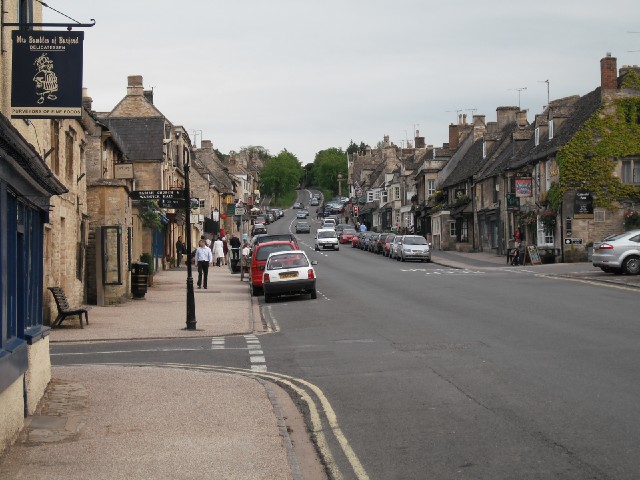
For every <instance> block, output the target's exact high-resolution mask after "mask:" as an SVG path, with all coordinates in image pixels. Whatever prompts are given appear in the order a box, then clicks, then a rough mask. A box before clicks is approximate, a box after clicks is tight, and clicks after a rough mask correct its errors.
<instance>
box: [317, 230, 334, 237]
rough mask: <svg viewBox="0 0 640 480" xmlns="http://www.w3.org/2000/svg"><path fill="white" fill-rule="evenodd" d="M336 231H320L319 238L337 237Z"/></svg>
mask: <svg viewBox="0 0 640 480" xmlns="http://www.w3.org/2000/svg"><path fill="white" fill-rule="evenodd" d="M335 237H336V232H334V231H331V232H318V238H335Z"/></svg>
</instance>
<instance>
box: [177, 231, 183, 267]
mask: <svg viewBox="0 0 640 480" xmlns="http://www.w3.org/2000/svg"><path fill="white" fill-rule="evenodd" d="M184 252H185V248H184V243H183V242H182V237H178V241H177V242H176V257H177V259H176V266H178V267H179V266H180V264H181V263H182V255H183V254H184Z"/></svg>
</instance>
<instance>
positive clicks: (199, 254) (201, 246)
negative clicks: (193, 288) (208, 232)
mask: <svg viewBox="0 0 640 480" xmlns="http://www.w3.org/2000/svg"><path fill="white" fill-rule="evenodd" d="M212 263H213V256H212V255H211V249H210V248H209V247H207V246H206V244H205V243H204V240H200V242H199V243H198V248H197V249H196V265H198V288H202V286H204V288H205V289H206V288H207V279H208V277H209V265H211V264H212ZM203 277H204V279H203Z"/></svg>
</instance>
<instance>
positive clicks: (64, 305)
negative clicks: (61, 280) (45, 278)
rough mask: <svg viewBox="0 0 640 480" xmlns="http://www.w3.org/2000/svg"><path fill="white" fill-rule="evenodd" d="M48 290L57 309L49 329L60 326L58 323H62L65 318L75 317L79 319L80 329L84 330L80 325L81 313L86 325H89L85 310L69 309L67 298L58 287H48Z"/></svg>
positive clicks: (87, 314)
mask: <svg viewBox="0 0 640 480" xmlns="http://www.w3.org/2000/svg"><path fill="white" fill-rule="evenodd" d="M49 290H50V291H51V293H52V294H53V298H54V299H55V301H56V306H57V307H58V316H57V317H56V319H55V321H54V322H53V323H52V324H51V328H55V327H57V326H58V325H60V323H62V321H63V320H65V319H66V318H67V317H74V316H76V315H77V316H78V318H79V319H80V328H84V325H82V314H83V313H84V319H85V321H86V322H87V325H89V312H88V311H87V309H86V308H71V307H70V306H69V302H68V301H67V296H66V295H65V294H64V291H63V290H62V288H60V287H49Z"/></svg>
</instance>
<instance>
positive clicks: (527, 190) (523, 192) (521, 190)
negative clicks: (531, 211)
mask: <svg viewBox="0 0 640 480" xmlns="http://www.w3.org/2000/svg"><path fill="white" fill-rule="evenodd" d="M515 182H516V197H518V198H522V197H530V196H531V192H532V187H531V185H532V183H531V178H516V179H515Z"/></svg>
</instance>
